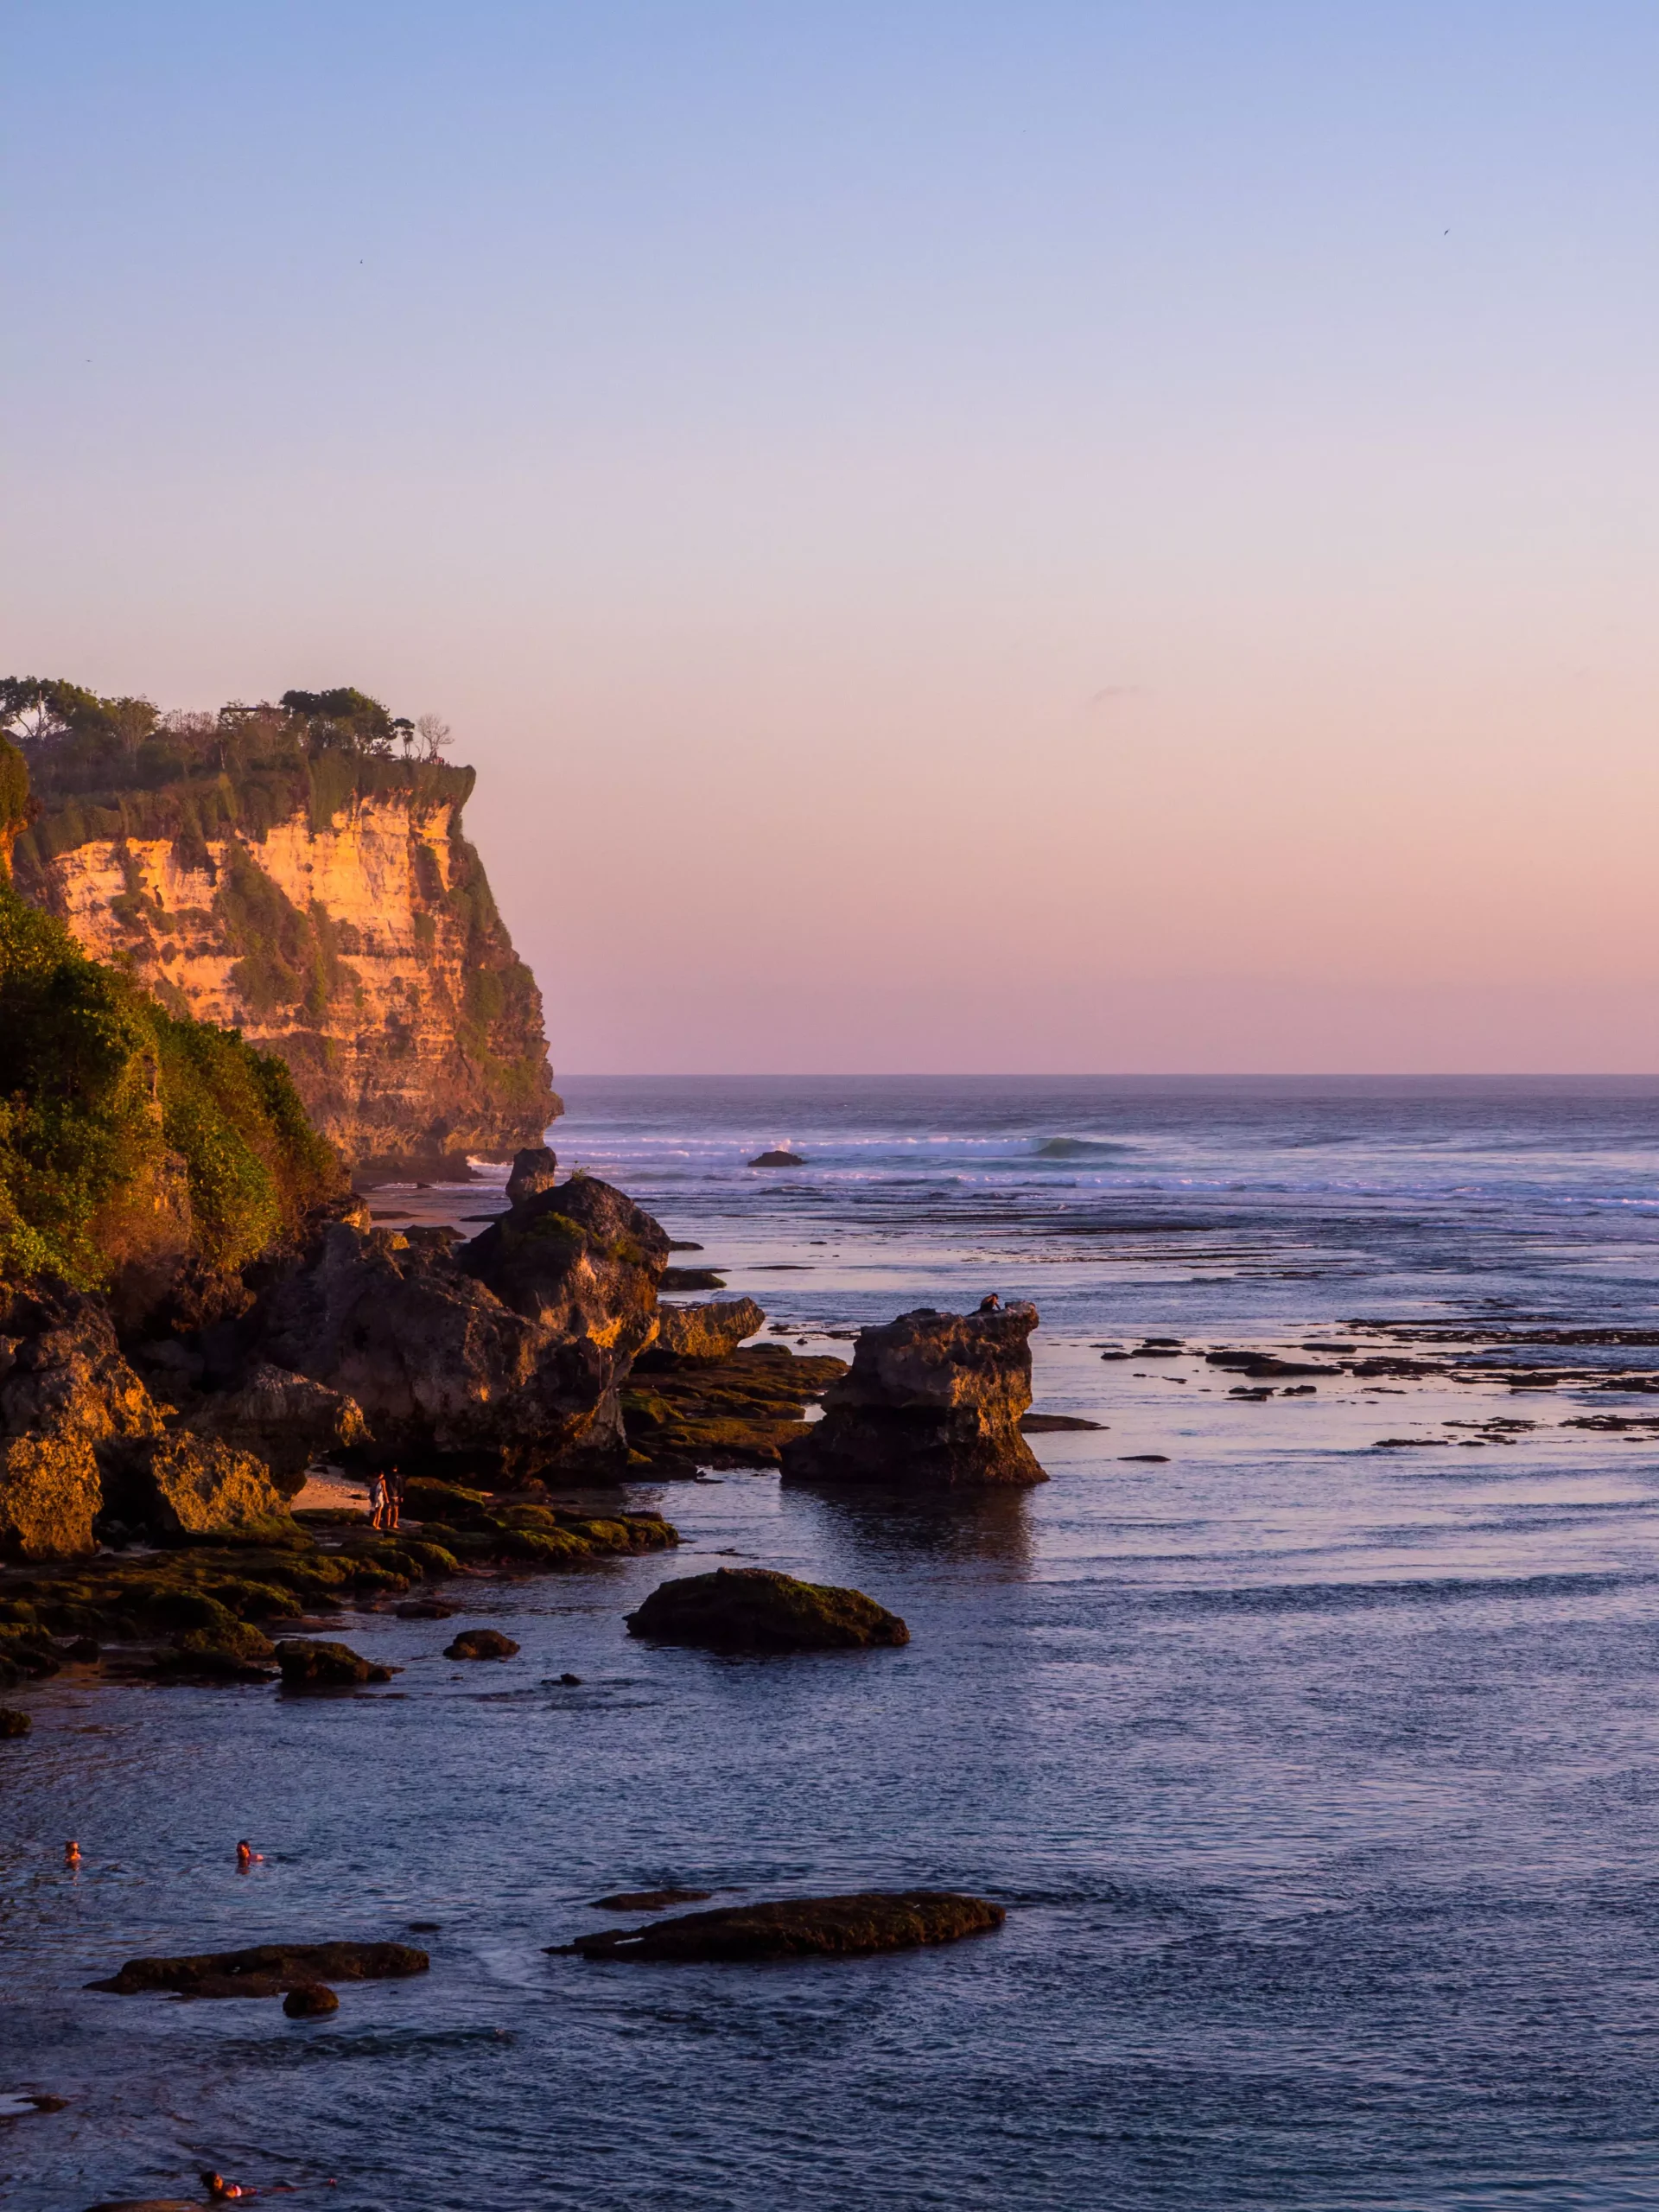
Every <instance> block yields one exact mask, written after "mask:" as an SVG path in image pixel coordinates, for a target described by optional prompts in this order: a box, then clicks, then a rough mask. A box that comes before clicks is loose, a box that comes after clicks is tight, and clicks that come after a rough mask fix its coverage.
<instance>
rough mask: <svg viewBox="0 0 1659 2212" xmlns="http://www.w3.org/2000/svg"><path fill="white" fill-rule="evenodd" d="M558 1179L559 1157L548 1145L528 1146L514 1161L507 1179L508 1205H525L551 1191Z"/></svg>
mask: <svg viewBox="0 0 1659 2212" xmlns="http://www.w3.org/2000/svg"><path fill="white" fill-rule="evenodd" d="M558 1179H559V1162H558V1157H557V1155H556V1154H555V1153H554V1152H553V1151H552V1150H551V1149H550V1147H548V1146H547V1145H544V1144H532V1145H526V1146H525V1147H524V1150H523V1151H522V1152H520V1153H518V1154H516V1155H515V1156H514V1159H513V1163H512V1174H511V1175H509V1176H508V1178H507V1203H508V1205H515V1206H519V1205H523V1204H524V1200H525V1199H526V1198H539V1197H540V1196H541V1194H542V1192H543V1191H550V1190H551V1189H552V1187H553V1185H555V1184H556V1182H557V1181H558Z"/></svg>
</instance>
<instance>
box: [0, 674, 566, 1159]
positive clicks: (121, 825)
mask: <svg viewBox="0 0 1659 2212" xmlns="http://www.w3.org/2000/svg"><path fill="white" fill-rule="evenodd" d="M3 689H4V693H5V696H3V697H0V709H3V708H7V707H9V708H10V710H11V711H10V728H11V732H12V734H13V736H14V738H15V739H16V741H18V742H19V744H20V745H21V747H22V751H23V753H24V754H25V756H26V758H27V760H28V761H29V771H30V775H31V778H32V781H33V786H34V791H35V795H36V799H37V802H38V807H39V811H38V814H37V816H36V818H35V820H34V821H33V822H32V823H29V826H28V827H26V828H25V829H23V830H22V834H21V835H20V836H18V837H17V840H16V850H15V853H14V856H13V873H14V880H15V881H16V887H17V888H18V890H19V891H20V892H21V893H22V895H23V896H24V897H25V898H27V899H29V900H30V901H31V902H32V903H34V904H35V905H36V906H40V907H42V908H44V909H45V910H46V912H48V913H51V914H53V915H54V916H56V917H57V918H59V919H60V920H61V921H63V922H65V923H66V924H67V925H68V927H69V929H70V930H71V931H73V934H74V936H75V938H77V939H78V940H79V944H81V945H82V946H83V947H84V948H85V950H86V951H87V952H88V953H90V954H91V955H92V957H93V958H94V959H97V960H99V961H102V962H105V963H109V964H110V965H111V966H115V967H119V968H122V969H125V970H127V971H128V972H129V973H130V975H131V976H133V977H134V978H135V980H136V981H137V982H139V983H140V984H142V986H143V988H144V989H145V990H147V991H149V992H150V993H152V994H153V995H155V997H156V999H158V1000H159V1001H161V1003H162V1006H163V1007H166V1008H167V1009H168V1011H169V1012H170V1013H173V1014H176V1015H180V1016H185V1015H188V1016H190V1017H192V1018H193V1019H194V1020H200V1021H207V1022H211V1023H213V1024H214V1025H215V1026H216V1027H219V1028H224V1029H234V1030H238V1031H239V1032H240V1033H242V1035H243V1036H244V1037H245V1039H247V1040H248V1041H249V1043H251V1044H252V1045H255V1046H258V1047H259V1048H260V1049H261V1050H262V1051H264V1052H273V1053H276V1054H277V1056H278V1057H279V1058H281V1059H283V1061H284V1062H285V1063H286V1064H287V1065H288V1068H289V1071H290V1073H291V1074H292V1076H293V1078H294V1083H295V1086H296V1090H298V1092H299V1095H300V1097H301V1099H302V1102H303V1103H304V1106H305V1109H306V1111H307V1113H308V1116H309V1117H310V1120H311V1122H312V1123H313V1125H314V1127H315V1128H317V1129H318V1130H319V1131H320V1132H321V1134H322V1135H324V1136H326V1137H327V1139H328V1140H329V1141H330V1142H331V1143H333V1144H334V1146H335V1147H337V1148H338V1149H339V1151H340V1154H341V1155H342V1156H343V1157H344V1159H345V1160H346V1162H347V1163H348V1165H350V1166H353V1167H356V1168H368V1169H371V1170H375V1169H378V1170H380V1171H383V1172H386V1171H390V1172H392V1173H396V1172H397V1171H399V1170H403V1171H405V1172H407V1171H409V1170H410V1169H413V1168H421V1167H432V1166H436V1165H437V1164H438V1163H439V1162H441V1161H443V1160H449V1161H451V1162H457V1161H459V1160H460V1159H461V1158H462V1157H463V1156H464V1155H465V1154H467V1153H476V1154H484V1155H486V1156H488V1157H493V1158H502V1157H504V1156H508V1155H511V1154H512V1153H513V1152H515V1151H516V1150H518V1148H519V1147H521V1146H524V1145H531V1144H535V1143H537V1142H539V1141H540V1139H541V1137H542V1135H543V1130H544V1129H545V1128H546V1126H547V1124H548V1123H549V1122H550V1121H551V1120H552V1119H553V1118H554V1117H555V1116H556V1115H557V1114H558V1113H559V1111H560V1104H559V1101H558V1098H557V1096H556V1095H555V1093H554V1090H553V1084H552V1074H551V1071H550V1068H549V1065H548V1058H547V1046H546V1040H545V1039H544V1036H543V1027H542V1001H541V995H540V993H539V992H538V991H537V988H536V983H535V980H534V978H533V977H532V976H531V972H530V970H529V969H527V968H526V967H525V966H524V963H523V962H522V961H521V960H520V959H519V958H518V955H517V954H516V953H515V951H514V950H513V947H512V940H511V938H509V936H508V934H507V931H506V929H505V925H504V924H503V923H502V921H501V918H500V916H499V914H498V912H496V907H495V903H494V900H493V898H492V897H491V894H490V887H489V884H488V881H487V880H486V876H485V873H484V868H483V864H482V862H481V861H480V859H479V856H478V855H477V853H476V852H475V851H474V849H473V847H472V846H471V845H470V844H469V843H468V842H467V839H466V837H465V836H463V834H462V831H461V810H462V809H463V807H464V805H465V804H466V802H467V798H468V797H469V795H470V794H471V791H472V789H473V783H474V772H473V770H472V769H471V768H467V767H460V766H454V765H453V764H451V763H449V762H448V761H447V760H443V759H442V753H441V749H440V748H441V747H442V744H443V742H444V740H445V737H446V736H447V733H444V732H443V731H442V725H441V724H436V725H434V724H432V723H431V721H430V718H427V719H426V721H425V723H424V724H423V728H424V731H425V736H424V740H423V739H422V737H421V736H419V735H417V734H416V729H415V727H414V726H413V725H411V724H409V723H407V722H403V721H398V720H396V719H394V718H393V717H392V716H391V715H389V714H388V713H387V711H386V709H385V708H384V707H382V706H381V705H379V703H378V702H377V701H374V700H372V699H369V698H367V697H366V696H365V695H364V694H362V693H360V692H357V691H354V690H336V691H333V692H321V693H308V692H288V693H285V694H284V695H283V701H282V702H280V703H279V704H276V705H271V704H264V705H261V706H257V707H245V706H241V705H232V706H230V707H226V708H224V709H220V710H219V713H218V714H217V715H183V714H179V715H161V714H159V713H158V712H157V710H156V709H155V708H154V707H153V706H152V705H151V704H150V703H149V702H148V701H143V700H106V699H99V698H98V697H97V696H95V695H93V694H92V693H90V692H86V691H83V690H79V688H78V687H76V686H74V685H73V684H69V683H63V682H52V683H41V682H40V681H38V680H35V679H31V678H14V679H8V680H6V683H5V685H4V687H3Z"/></svg>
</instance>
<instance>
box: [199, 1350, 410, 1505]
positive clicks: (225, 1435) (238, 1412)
mask: <svg viewBox="0 0 1659 2212" xmlns="http://www.w3.org/2000/svg"><path fill="white" fill-rule="evenodd" d="M184 1421H185V1427H187V1428H188V1429H189V1430H190V1431H191V1433H193V1434H194V1435H196V1436H199V1437H202V1438H205V1439H209V1440H216V1441H218V1442H219V1443H221V1444H227V1445H229V1446H232V1448H233V1449H234V1450H236V1451H238V1452H253V1453H254V1454H256V1455H257V1457H258V1458H259V1459H263V1460H264V1462H265V1465H266V1466H267V1468H268V1469H269V1470H270V1476H271V1479H272V1480H273V1481H274V1482H275V1483H276V1484H277V1489H278V1490H279V1491H281V1492H282V1493H283V1497H296V1496H297V1494H298V1493H299V1491H301V1490H302V1488H303V1487H304V1484H305V1471H306V1469H307V1468H308V1466H310V1465H312V1463H313V1462H314V1461H315V1460H318V1459H327V1458H328V1457H329V1456H330V1454H332V1453H334V1452H347V1451H350V1450H352V1449H353V1446H359V1445H365V1444H367V1443H369V1442H370V1441H371V1439H370V1435H369V1426H368V1423H367V1422H366V1421H365V1420H364V1418H363V1408H361V1407H360V1406H359V1404H358V1402H357V1401H356V1400H355V1399H354V1398H350V1397H347V1396H346V1395H345V1393H344V1392H343V1391H340V1390H331V1389H328V1388H327V1385H326V1384H324V1383H317V1382H314V1381H313V1380H312V1378H311V1377H310V1376H308V1375H296V1374H295V1373H294V1372H293V1370H291V1369H288V1368H281V1367H273V1366H272V1365H271V1364H270V1361H269V1360H256V1361H254V1363H253V1364H252V1365H251V1367H249V1368H247V1369H246V1370H244V1372H243V1373H242V1375H241V1376H240V1377H239V1378H238V1382H237V1384H236V1386H235V1387H234V1388H233V1389H228V1390H219V1391H213V1392H212V1393H209V1394H208V1395H205V1396H203V1397H201V1398H200V1399H198V1400H197V1401H196V1402H194V1404H193V1405H191V1406H190V1407H189V1408H188V1410H187V1411H186V1413H185V1416H184Z"/></svg>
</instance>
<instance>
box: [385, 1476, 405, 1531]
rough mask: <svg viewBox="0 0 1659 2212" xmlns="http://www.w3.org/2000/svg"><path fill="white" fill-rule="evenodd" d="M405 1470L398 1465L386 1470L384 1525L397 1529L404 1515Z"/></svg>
mask: <svg viewBox="0 0 1659 2212" xmlns="http://www.w3.org/2000/svg"><path fill="white" fill-rule="evenodd" d="M403 1510H404V1478H403V1471H402V1470H401V1469H400V1468H397V1467H388V1468H387V1470H386V1517H385V1522H383V1523H382V1526H383V1527H385V1528H387V1529H395V1528H396V1527H397V1523H398V1522H399V1520H400V1519H401V1518H402V1516H403Z"/></svg>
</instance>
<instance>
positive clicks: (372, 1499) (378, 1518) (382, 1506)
mask: <svg viewBox="0 0 1659 2212" xmlns="http://www.w3.org/2000/svg"><path fill="white" fill-rule="evenodd" d="M386 1510H387V1497H386V1478H385V1476H384V1475H382V1474H377V1475H376V1476H375V1478H374V1480H373V1481H372V1483H371V1484H369V1526H370V1528H372V1529H384V1528H385V1525H386Z"/></svg>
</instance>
